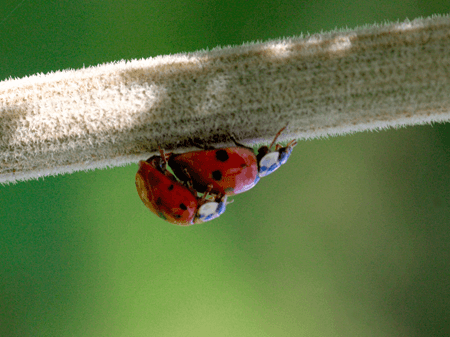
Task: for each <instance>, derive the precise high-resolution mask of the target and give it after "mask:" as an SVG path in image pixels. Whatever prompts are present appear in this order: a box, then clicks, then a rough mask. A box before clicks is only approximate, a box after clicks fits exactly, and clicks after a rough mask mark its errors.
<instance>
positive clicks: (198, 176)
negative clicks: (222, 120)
mask: <svg viewBox="0 0 450 337" xmlns="http://www.w3.org/2000/svg"><path fill="white" fill-rule="evenodd" d="M285 128H286V127H284V128H282V129H281V130H280V131H279V132H278V133H277V134H276V135H275V138H274V140H273V142H272V144H271V145H270V146H269V147H267V146H262V147H261V148H260V149H259V150H258V155H255V153H254V152H253V150H252V149H251V148H248V147H246V146H243V145H241V144H238V143H236V141H235V143H236V145H237V146H236V147H227V148H220V149H211V150H203V151H193V152H187V153H182V154H170V155H169V161H168V163H169V166H170V168H171V169H172V170H173V172H174V173H175V175H176V176H177V177H178V178H179V179H180V180H182V181H192V183H193V188H194V189H195V190H196V191H198V192H205V191H206V190H207V188H208V186H212V189H211V191H212V192H213V193H217V194H219V195H234V194H238V193H242V192H245V191H247V190H249V189H251V188H252V187H253V186H255V184H256V183H257V182H258V181H259V179H260V177H264V176H266V175H268V174H270V173H272V172H274V171H275V170H276V169H278V168H279V167H280V166H281V165H282V164H284V163H285V162H286V161H287V160H288V158H289V156H290V154H291V152H292V149H293V148H294V146H295V145H297V142H296V141H295V140H291V141H290V142H289V143H288V144H287V146H286V147H282V146H281V145H279V144H277V145H276V147H275V151H274V152H272V151H271V150H270V149H271V148H272V146H273V145H274V144H275V141H276V140H277V138H278V136H279V135H280V134H281V132H283V130H284V129H285Z"/></svg>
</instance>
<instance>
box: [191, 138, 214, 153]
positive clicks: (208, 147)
mask: <svg viewBox="0 0 450 337" xmlns="http://www.w3.org/2000/svg"><path fill="white" fill-rule="evenodd" d="M192 145H194V146H195V147H198V148H199V149H202V150H205V151H206V150H215V147H214V146H211V145H207V144H206V143H204V142H199V141H197V140H193V141H192Z"/></svg>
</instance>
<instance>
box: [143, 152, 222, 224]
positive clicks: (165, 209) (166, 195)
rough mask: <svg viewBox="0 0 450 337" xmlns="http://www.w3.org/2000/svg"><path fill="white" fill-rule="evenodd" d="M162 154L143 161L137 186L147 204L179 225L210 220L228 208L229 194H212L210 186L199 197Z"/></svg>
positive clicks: (158, 213)
mask: <svg viewBox="0 0 450 337" xmlns="http://www.w3.org/2000/svg"><path fill="white" fill-rule="evenodd" d="M162 155H163V156H162V157H160V156H153V157H151V158H149V159H148V160H147V161H140V162H139V170H138V172H137V173H136V188H137V191H138V193H139V197H140V198H141V200H142V202H143V203H144V205H145V206H147V207H148V208H149V209H150V210H151V211H152V212H153V213H155V214H156V215H158V216H159V217H160V218H162V219H164V220H166V221H168V222H171V223H174V224H177V225H192V224H194V223H202V222H205V221H209V220H212V219H214V218H217V217H218V216H220V215H221V214H222V213H223V212H224V211H225V207H226V204H227V196H226V195H225V196H216V197H212V196H211V195H210V194H209V192H210V191H209V190H206V191H205V194H204V195H203V196H202V197H201V198H199V197H198V195H197V193H196V192H195V191H193V190H191V189H190V188H189V187H187V186H185V185H183V184H181V183H180V182H179V181H178V180H177V179H176V178H175V177H174V176H173V175H172V174H171V173H170V172H169V171H167V169H166V159H165V156H164V154H163V153H162ZM211 198H213V200H211Z"/></svg>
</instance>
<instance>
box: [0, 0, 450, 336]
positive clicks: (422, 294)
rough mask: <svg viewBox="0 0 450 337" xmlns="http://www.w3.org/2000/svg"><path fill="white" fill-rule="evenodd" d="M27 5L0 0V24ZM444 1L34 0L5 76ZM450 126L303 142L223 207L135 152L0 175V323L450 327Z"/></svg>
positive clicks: (317, 332)
mask: <svg viewBox="0 0 450 337" xmlns="http://www.w3.org/2000/svg"><path fill="white" fill-rule="evenodd" d="M19 3H20V1H18V0H17V1H12V0H10V1H5V0H1V1H0V21H1V20H2V19H3V18H5V17H7V16H8V14H9V13H10V12H11V11H12V10H13V9H14V8H16V6H17V5H18V4H19ZM447 5H448V4H445V2H440V1H412V0H409V1H403V2H392V1H341V2H330V1H323V0H321V1H304V2H300V1H283V0H282V1H254V0H252V1H246V2H242V1H204V2H202V1H151V2H147V1H107V2H105V1H89V2H72V1H36V0H25V1H24V2H23V3H22V4H21V5H20V6H19V7H17V9H16V10H15V11H14V12H13V13H12V14H11V15H10V16H9V17H8V18H7V19H6V20H5V21H4V22H3V23H1V24H0V79H4V78H7V77H10V76H12V77H22V76H25V75H31V74H33V73H37V72H43V73H46V72H49V71H54V70H58V69H66V68H80V67H83V65H85V66H89V65H96V64H99V63H104V62H109V61H115V60H120V59H132V58H142V57H149V56H156V55H159V54H169V53H177V52H182V51H194V50H198V49H205V48H213V47H215V46H217V45H229V44H240V43H242V42H244V41H252V40H266V39H269V38H277V37H280V36H292V35H299V34H301V33H302V32H303V33H305V32H311V33H313V32H318V31H320V30H330V29H334V28H335V27H345V26H348V27H354V26H355V25H362V24H365V23H373V22H384V21H386V20H390V21H395V20H398V19H399V20H404V19H405V18H410V19H412V18H415V17H418V16H428V15H431V14H433V13H445V12H444V11H446V10H448V9H447ZM449 134H450V126H449V125H448V124H447V125H434V126H417V127H409V128H406V129H400V130H389V131H382V132H377V133H361V134H356V135H350V136H346V137H336V138H329V139H321V140H314V141H306V142H300V144H299V145H298V146H297V147H296V149H295V151H294V153H293V155H292V157H291V159H290V161H289V162H288V164H287V165H285V166H283V167H282V168H281V169H280V170H279V171H277V172H276V173H275V174H273V175H271V176H269V177H267V178H264V179H263V180H262V181H261V183H260V184H258V185H257V186H256V187H255V188H254V189H253V190H251V191H249V192H247V193H244V194H242V195H238V196H236V197H235V198H234V199H235V202H234V204H231V205H230V206H228V209H227V212H226V213H225V214H224V215H223V216H222V217H220V218H219V219H217V220H214V221H212V222H211V223H207V224H204V225H198V226H192V227H188V228H181V227H177V226H174V225H170V224H167V223H165V222H164V221H162V220H161V219H159V218H157V217H156V216H154V215H153V214H151V213H150V212H148V210H147V209H146V208H145V206H144V205H143V204H142V202H141V201H140V199H139V197H138V195H137V193H136V189H135V186H134V175H135V172H136V170H137V165H130V166H127V167H123V168H116V169H113V170H102V171H93V172H92V171H91V172H88V173H85V172H80V173H75V174H72V175H65V176H58V177H47V178H45V179H41V180H39V181H28V182H21V183H18V184H16V185H9V186H0V336H7V337H9V336H82V337H84V336H112V337H115V336H219V337H220V336H243V337H245V336H258V337H260V336H277V337H278V336H321V337H322V336H389V337H391V336H427V337H428V336H448V335H449V334H450V329H449V325H448V317H449V316H450V281H449V280H450V278H449V276H450V264H449V261H450V230H449V229H450V206H449V205H450V192H449V185H450V136H449Z"/></svg>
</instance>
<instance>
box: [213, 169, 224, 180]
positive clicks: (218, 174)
mask: <svg viewBox="0 0 450 337" xmlns="http://www.w3.org/2000/svg"><path fill="white" fill-rule="evenodd" d="M212 177H213V179H214V180H216V181H219V180H221V179H222V172H220V171H219V170H217V171H214V172H213V173H212Z"/></svg>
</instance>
